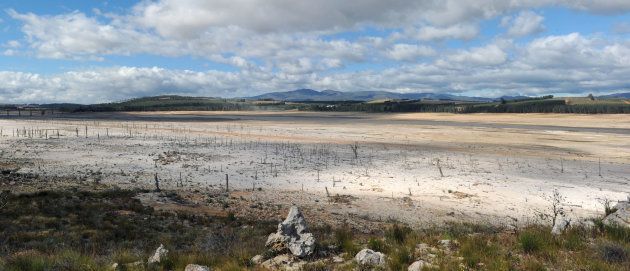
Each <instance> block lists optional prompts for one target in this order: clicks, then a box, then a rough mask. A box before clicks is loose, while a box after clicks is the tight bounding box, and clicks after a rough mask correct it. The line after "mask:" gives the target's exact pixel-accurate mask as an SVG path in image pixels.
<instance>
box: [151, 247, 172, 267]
mask: <svg viewBox="0 0 630 271" xmlns="http://www.w3.org/2000/svg"><path fill="white" fill-rule="evenodd" d="M166 254H168V250H167V249H165V248H164V245H162V244H160V247H158V248H157V249H156V250H155V253H154V254H153V256H151V258H149V260H148V261H147V263H149V264H155V263H159V262H160V261H162V260H163V259H164V258H166Z"/></svg>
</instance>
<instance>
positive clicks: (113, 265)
mask: <svg viewBox="0 0 630 271" xmlns="http://www.w3.org/2000/svg"><path fill="white" fill-rule="evenodd" d="M109 270H118V263H114V264H112V265H111V266H110V267H109Z"/></svg>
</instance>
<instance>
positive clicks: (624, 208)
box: [603, 201, 630, 228]
mask: <svg viewBox="0 0 630 271" xmlns="http://www.w3.org/2000/svg"><path fill="white" fill-rule="evenodd" d="M613 208H615V209H616V210H617V211H615V212H614V213H612V214H609V215H608V216H606V217H605V218H604V221H603V222H604V224H606V225H608V226H621V227H626V228H630V201H621V202H619V203H617V205H615V207H613Z"/></svg>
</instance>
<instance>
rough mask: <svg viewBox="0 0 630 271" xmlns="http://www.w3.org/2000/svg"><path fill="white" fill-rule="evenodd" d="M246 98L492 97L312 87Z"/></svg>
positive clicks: (443, 98)
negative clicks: (319, 88) (321, 89)
mask: <svg viewBox="0 0 630 271" xmlns="http://www.w3.org/2000/svg"><path fill="white" fill-rule="evenodd" d="M247 99H257V100H259V99H273V100H278V101H318V102H325V101H362V102H366V101H373V100H386V99H390V100H421V99H430V100H452V101H476V102H488V101H492V100H494V99H492V98H483V97H467V96H457V95H451V94H437V93H396V92H389V91H348V92H342V91H335V90H323V91H317V90H312V89H297V90H292V91H283V92H270V93H265V94H262V95H257V96H252V97H247Z"/></svg>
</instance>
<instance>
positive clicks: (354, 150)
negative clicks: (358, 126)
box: [350, 141, 359, 159]
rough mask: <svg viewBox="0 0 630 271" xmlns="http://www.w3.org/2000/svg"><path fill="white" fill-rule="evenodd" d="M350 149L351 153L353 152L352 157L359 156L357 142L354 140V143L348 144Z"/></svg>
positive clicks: (356, 157)
mask: <svg viewBox="0 0 630 271" xmlns="http://www.w3.org/2000/svg"><path fill="white" fill-rule="evenodd" d="M350 149H352V153H353V154H354V159H358V158H359V142H356V141H355V142H354V144H352V145H350Z"/></svg>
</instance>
